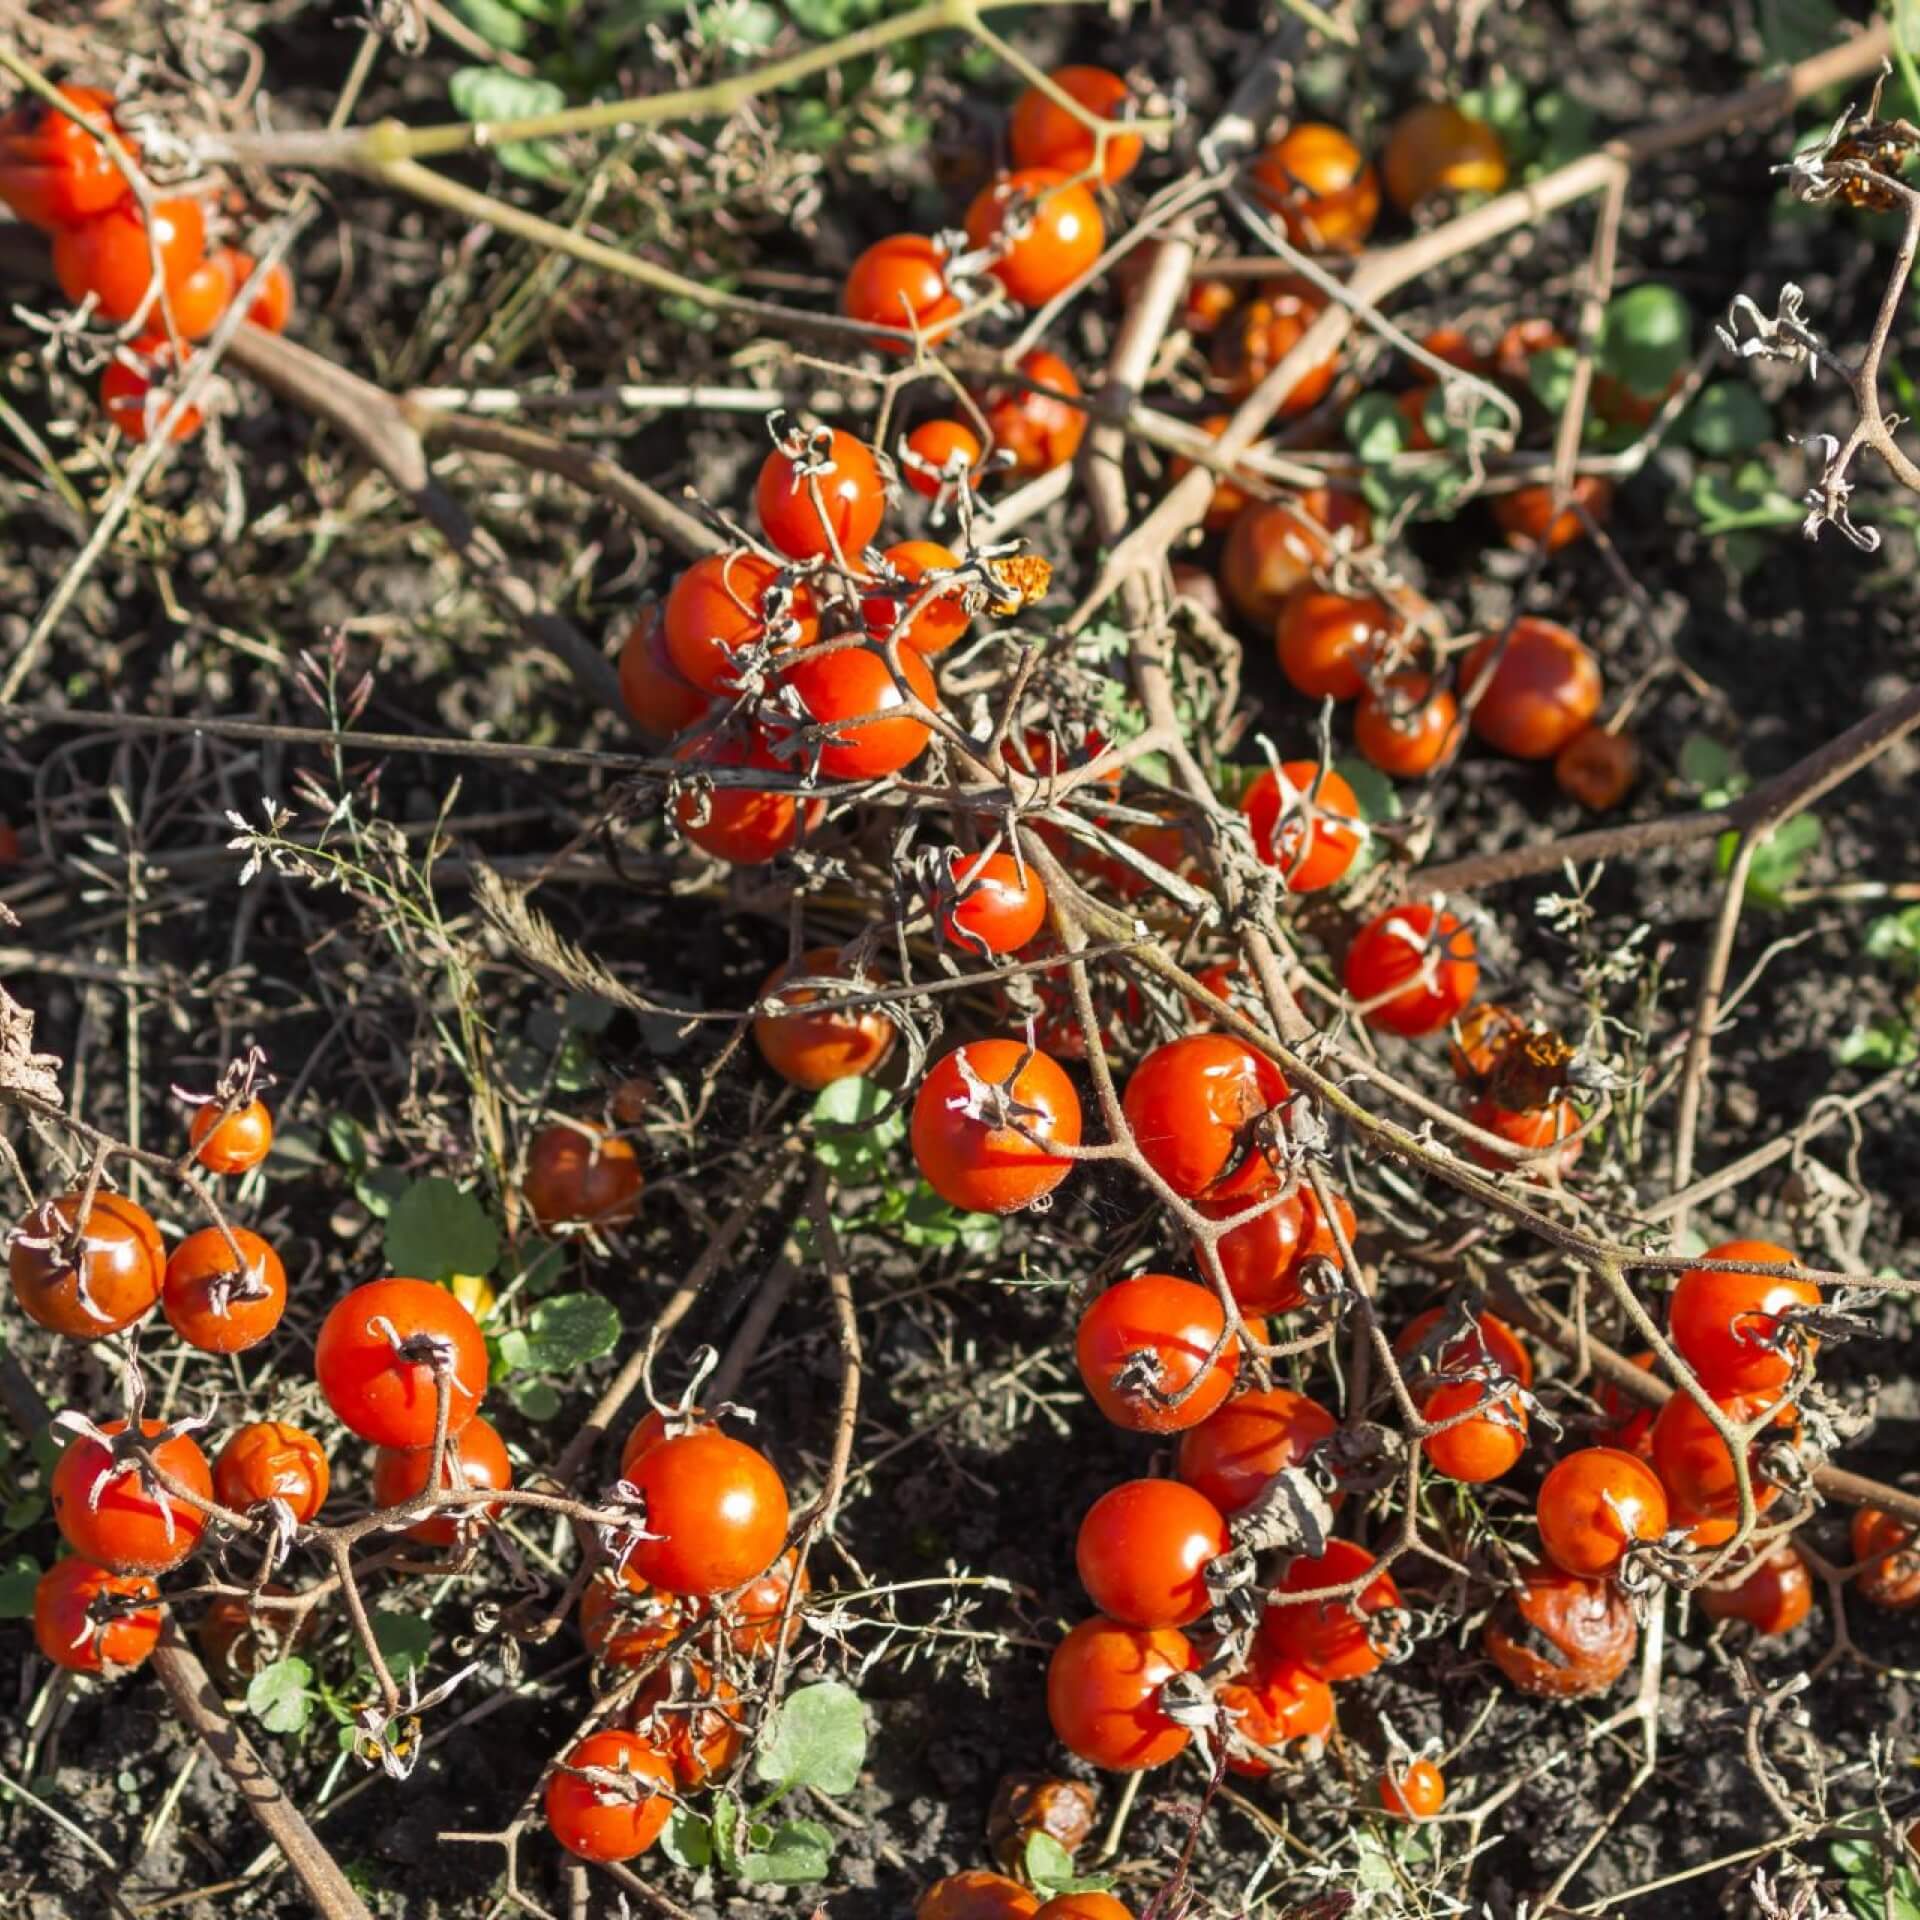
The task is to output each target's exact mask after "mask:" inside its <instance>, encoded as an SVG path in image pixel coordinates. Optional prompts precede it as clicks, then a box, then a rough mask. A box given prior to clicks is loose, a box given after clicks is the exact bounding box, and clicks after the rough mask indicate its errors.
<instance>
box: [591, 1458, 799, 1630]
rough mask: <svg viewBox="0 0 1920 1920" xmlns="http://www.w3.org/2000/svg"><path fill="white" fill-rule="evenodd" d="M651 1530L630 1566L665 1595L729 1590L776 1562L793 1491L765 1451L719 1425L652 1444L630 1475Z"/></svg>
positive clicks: (635, 1463) (629, 1562)
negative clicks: (724, 1430) (644, 1505)
mask: <svg viewBox="0 0 1920 1920" xmlns="http://www.w3.org/2000/svg"><path fill="white" fill-rule="evenodd" d="M630 1478H631V1480H632V1482H633V1484H634V1485H635V1486H636V1487H638V1488H639V1489H640V1492H641V1494H642V1496H643V1497H644V1498H645V1500H646V1512H647V1531H648V1533H649V1534H658V1535H659V1536H660V1537H659V1538H658V1539H646V1540H642V1541H641V1542H640V1543H639V1544H638V1545H637V1546H636V1547H635V1548H634V1550H633V1552H632V1554H631V1556H630V1557H629V1559H628V1563H627V1564H628V1565H629V1566H631V1567H632V1569H633V1571H634V1572H635V1573H636V1574H638V1575H639V1576H640V1578H641V1579H643V1580H645V1581H646V1582H647V1583H648V1584H649V1585H650V1586H654V1587H658V1588H659V1589H660V1591H661V1592H663V1593H676V1594H687V1593H693V1594H709V1593H726V1592H728V1591H730V1590H731V1589H732V1588H734V1587H738V1586H743V1585H745V1583H746V1582H747V1581H749V1580H755V1579H758V1578H759V1576H760V1575H761V1574H763V1573H765V1572H766V1570H767V1569H768V1568H769V1567H770V1566H772V1565H773V1563H774V1561H775V1559H776V1558H778V1556H779V1553H780V1549H781V1548H782V1547H783V1546H784V1545H785V1544H786V1538H787V1489H786V1486H785V1484H784V1483H783V1482H782V1480H781V1478H780V1476H779V1474H778V1473H777V1472H775V1470H774V1466H773V1463H772V1461H770V1460H769V1459H768V1458H767V1457H766V1455H765V1454H763V1453H760V1452H758V1451H757V1450H756V1449H754V1448H753V1447H750V1446H748V1445H747V1444H746V1443H745V1441H742V1440H735V1439H734V1438H733V1437H732V1436H731V1435H730V1434H725V1433H722V1432H721V1431H720V1430H719V1429H718V1428H717V1427H705V1428H701V1429H698V1430H696V1431H695V1432H693V1433H683V1434H679V1435H677V1436H676V1437H674V1438H672V1439H668V1440H662V1441H661V1442H660V1444H659V1445H658V1446H655V1447H649V1448H648V1449H647V1450H646V1452H644V1453H643V1454H641V1455H640V1457H639V1458H638V1459H637V1460H635V1461H634V1463H633V1470H632V1473H631V1475H630Z"/></svg>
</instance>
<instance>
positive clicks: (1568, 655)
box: [1459, 614, 1601, 760]
mask: <svg viewBox="0 0 1920 1920" xmlns="http://www.w3.org/2000/svg"><path fill="white" fill-rule="evenodd" d="M1499 649H1500V636H1499V635H1498V634H1497V633H1494V634H1488V635H1487V636H1486V638H1485V639H1483V640H1481V641H1480V642H1479V644H1478V645H1477V646H1475V647H1474V648H1473V650H1472V651H1471V652H1470V653H1469V654H1468V655H1467V656H1466V658H1465V659H1464V660H1463V661H1462V662H1461V664H1460V680H1459V685H1460V687H1461V689H1462V693H1463V696H1467V697H1470V696H1471V695H1472V693H1473V690H1474V688H1475V687H1476V686H1478V685H1479V681H1480V676H1481V674H1482V673H1483V672H1484V671H1485V670H1486V669H1487V667H1488V665H1489V663H1491V662H1492V661H1493V660H1494V658H1495V657H1496V655H1498V659H1499V665H1498V666H1496V667H1494V668H1493V673H1492V678H1491V679H1490V680H1489V681H1488V682H1487V684H1486V686H1485V687H1484V688H1483V689H1482V690H1481V693H1480V697H1479V698H1478V699H1477V700H1476V701H1474V704H1473V709H1472V711H1471V712H1470V713H1469V714H1468V716H1467V724H1468V726H1469V727H1471V728H1472V730H1473V734H1474V737H1475V739H1477V740H1483V741H1485V742H1486V744H1487V745H1488V746H1490V747H1492V748H1494V749H1495V750H1496V751H1497V752H1500V753H1506V754H1511V755H1512V756H1513V757H1514V758H1515V759H1516V760H1551V759H1552V758H1553V756H1554V755H1555V754H1557V753H1558V752H1559V751H1560V749H1561V748H1562V747H1564V746H1565V745H1566V744H1567V742H1568V741H1569V740H1571V739H1572V738H1573V737H1574V735H1575V734H1577V733H1580V732H1582V731H1583V730H1584V729H1585V728H1586V727H1587V726H1588V725H1589V724H1590V723H1591V722H1592V720H1593V716H1594V715H1595V714H1596V713H1598V712H1599V710H1600V695H1601V679H1600V666H1599V662H1598V661H1596V660H1595V659H1594V657H1593V654H1592V653H1591V652H1590V651H1589V650H1588V648H1587V647H1586V646H1585V645H1583V644H1582V642H1581V641H1579V640H1578V639H1576V638H1575V637H1574V635H1572V634H1571V633H1569V632H1568V631H1567V629H1566V628H1565V627H1561V626H1556V625H1555V624H1554V623H1553V622H1552V621H1551V620H1537V619H1535V618H1534V617H1533V616H1532V615H1530V614H1523V615H1522V616H1521V617H1520V618H1519V619H1517V620H1516V621H1514V622H1513V625H1512V627H1511V628H1510V629H1509V632H1508V636H1507V644H1506V650H1505V651H1504V652H1500V651H1499Z"/></svg>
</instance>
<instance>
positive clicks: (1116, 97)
mask: <svg viewBox="0 0 1920 1920" xmlns="http://www.w3.org/2000/svg"><path fill="white" fill-rule="evenodd" d="M1047 77H1048V79H1050V80H1051V81H1052V82H1053V84H1054V85H1055V86H1056V87H1058V88H1059V89H1060V90H1061V91H1062V92H1063V93H1068V94H1071V95H1072V96H1073V98H1074V99H1076V100H1077V101H1079V103H1080V104H1081V105H1082V106H1083V107H1085V108H1086V110H1087V111H1088V112H1089V113H1091V114H1094V115H1096V116H1097V117H1098V118H1100V119H1102V120H1120V119H1124V118H1125V117H1126V109H1127V105H1128V100H1129V95H1128V92H1127V83H1126V82H1125V81H1124V80H1122V79H1121V78H1120V76H1119V75H1118V74H1117V73H1111V72H1109V71H1108V70H1107V69H1106V68H1105V67H1056V68H1054V70H1053V72H1052V73H1050V74H1049V75H1048V76H1047ZM1094 146H1095V137H1094V131H1093V129H1092V128H1091V127H1089V126H1086V125H1085V124H1083V123H1082V122H1081V121H1080V120H1078V119H1076V118H1075V117H1074V115H1073V114H1071V113H1070V112H1069V111H1068V110H1067V109H1066V108H1065V107H1063V106H1061V105H1060V103H1059V102H1058V101H1057V100H1055V99H1054V98H1053V97H1052V96H1051V95H1050V94H1047V93H1044V92H1042V90H1041V89H1040V88H1039V87H1029V88H1027V90H1026V91H1025V92H1024V93H1023V94H1021V96H1020V98H1019V99H1018V100H1016V101H1015V102H1014V103H1013V115H1012V118H1011V119H1010V120H1009V121H1008V122H1007V147H1008V150H1009V151H1010V152H1011V153H1012V155H1013V164H1014V165H1015V166H1016V167H1051V168H1052V169H1053V170H1054V171H1055V172H1056V173H1072V174H1086V173H1092V172H1093V171H1095V168H1094V157H1093V155H1094ZM1140 151H1141V148H1140V136H1139V135H1138V134H1136V133H1121V134H1111V135H1109V136H1108V138H1107V144H1106V151H1105V153H1104V154H1103V155H1102V156H1101V160H1100V165H1099V169H1098V171H1099V174H1100V178H1101V179H1102V180H1104V181H1105V182H1106V183H1107V185H1108V186H1112V185H1114V183H1115V182H1116V181H1120V180H1124V179H1125V178H1126V177H1127V175H1128V174H1130V173H1131V172H1132V171H1133V170H1134V168H1135V167H1137V166H1138V165H1139V164H1140Z"/></svg>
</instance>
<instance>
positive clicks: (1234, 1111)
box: [1121, 1033, 1287, 1200]
mask: <svg viewBox="0 0 1920 1920" xmlns="http://www.w3.org/2000/svg"><path fill="white" fill-rule="evenodd" d="M1286 1098H1287V1082H1286V1076H1285V1075H1284V1074H1282V1073H1281V1071H1280V1069H1279V1068H1278V1067H1277V1066H1275V1065H1274V1063H1273V1062H1272V1061H1271V1060H1269V1059H1268V1058H1267V1056H1266V1055H1265V1054H1263V1053H1260V1052H1258V1051H1256V1050H1255V1049H1254V1048H1252V1047H1250V1046H1248V1045H1247V1044H1246V1042H1245V1041H1243V1040H1236V1039H1235V1038H1233V1036H1232V1035H1230V1034H1224V1033H1191V1034H1185V1035H1183V1036H1182V1037H1181V1038H1180V1039H1178V1040H1169V1041H1167V1042H1166V1044H1165V1045H1163V1046H1158V1047H1155V1048H1154V1050H1153V1051H1152V1052H1151V1053H1149V1054H1148V1055H1147V1056H1146V1058H1145V1059H1144V1060H1142V1061H1141V1062H1140V1064H1139V1065H1138V1066H1137V1067H1135V1068H1134V1070H1133V1072H1132V1074H1131V1075H1129V1077H1128V1080H1127V1087H1126V1092H1125V1094H1124V1095H1123V1096H1122V1100H1121V1105H1122V1107H1123V1109H1124V1111H1125V1113H1126V1116H1127V1125H1128V1126H1129V1127H1130V1128H1131V1129H1132V1132H1133V1137H1134V1144H1135V1146H1137V1147H1138V1148H1139V1150H1140V1152H1141V1154H1142V1156H1143V1157H1144V1158H1145V1160H1146V1162H1147V1164H1148V1165H1149V1166H1150V1167H1152V1168H1153V1170H1154V1172H1155V1173H1157V1174H1158V1175H1159V1176H1160V1178H1161V1179H1162V1180H1164V1181H1165V1182H1166V1183H1167V1185H1168V1186H1170V1187H1171V1188H1172V1189H1173V1190H1174V1192H1175V1193H1177V1194H1180V1195H1181V1196H1182V1197H1183V1198H1185V1199H1189V1200H1191V1199H1195V1198H1198V1197H1200V1196H1205V1197H1206V1198H1207V1199H1209V1200H1227V1199H1240V1200H1251V1199H1253V1198H1255V1197H1256V1196H1258V1195H1260V1194H1265V1193H1271V1192H1272V1191H1273V1189H1274V1188H1275V1187H1276V1186H1277V1185H1278V1184H1279V1175H1278V1173H1277V1172H1276V1171H1275V1169H1274V1168H1273V1166H1272V1165H1271V1164H1270V1162H1269V1161H1268V1159H1267V1157H1266V1153H1265V1150H1264V1149H1263V1148H1262V1146H1261V1143H1260V1142H1258V1141H1257V1140H1255V1139H1253V1138H1252V1137H1251V1131H1250V1130H1251V1129H1252V1127H1253V1123H1254V1122H1256V1121H1258V1120H1259V1119H1260V1118H1261V1117H1262V1116H1263V1115H1265V1114H1267V1113H1269V1112H1271V1111H1272V1110H1273V1109H1274V1108H1275V1107H1278V1106H1280V1105H1281V1104H1282V1103H1283V1102H1284V1101H1285V1100H1286Z"/></svg>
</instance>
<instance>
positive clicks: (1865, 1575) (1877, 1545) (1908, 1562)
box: [1674, 1394, 1920, 1613]
mask: <svg viewBox="0 0 1920 1920" xmlns="http://www.w3.org/2000/svg"><path fill="white" fill-rule="evenodd" d="M1674 1397H1675V1398H1676V1399H1677V1398H1678V1397H1679V1396H1678V1395H1677V1394H1676V1395H1675V1396H1674ZM1914 1531H1915V1530H1914V1526H1913V1523H1912V1522H1911V1521H1910V1520H1902V1519H1901V1518H1900V1517H1899V1516H1898V1515H1897V1514H1892V1513H1888V1512H1886V1511H1885V1510H1884V1509H1883V1508H1880V1507H1856V1508H1854V1510H1853V1520H1852V1522H1851V1537H1852V1542H1853V1557H1854V1559H1855V1560H1857V1561H1861V1562H1864V1563H1866V1564H1863V1565H1862V1566H1861V1568H1860V1571H1859V1572H1858V1573H1856V1574H1855V1575H1854V1576H1853V1589H1854V1591H1855V1592H1856V1593H1857V1594H1859V1596H1860V1598H1861V1599H1862V1600H1864V1601H1866V1603H1867V1604H1868V1605H1869V1606H1873V1607H1885V1608H1887V1609H1889V1610H1890V1611H1892V1612H1896V1613H1899V1612H1904V1611H1905V1610H1906V1609H1907V1608H1909V1607H1916V1606H1920V1552H1916V1551H1915V1550H1914V1544H1913V1543H1914Z"/></svg>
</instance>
